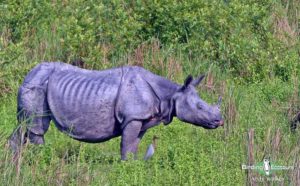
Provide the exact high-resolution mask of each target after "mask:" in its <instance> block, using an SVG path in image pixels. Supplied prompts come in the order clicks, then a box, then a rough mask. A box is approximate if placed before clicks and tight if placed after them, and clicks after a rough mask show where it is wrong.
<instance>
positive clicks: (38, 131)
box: [9, 63, 55, 152]
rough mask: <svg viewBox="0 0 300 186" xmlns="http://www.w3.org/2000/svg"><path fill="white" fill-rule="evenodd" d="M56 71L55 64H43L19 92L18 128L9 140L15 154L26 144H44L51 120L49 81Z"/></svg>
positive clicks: (34, 71)
mask: <svg viewBox="0 0 300 186" xmlns="http://www.w3.org/2000/svg"><path fill="white" fill-rule="evenodd" d="M54 69H55V63H41V64H39V65H37V66H36V67H34V68H33V69H32V70H31V71H30V72H29V73H28V75H27V76H26V77H25V79H24V82H23V84H22V85H21V86H20V88H19V92H18V107H17V108H18V110H17V119H18V126H17V128H16V129H15V130H14V132H13V133H12V134H11V136H10V138H9V146H10V148H11V149H12V150H13V151H14V152H18V151H19V149H20V147H21V146H22V145H23V144H24V143H26V138H27V137H28V138H29V140H30V142H31V143H34V144H42V143H44V134H45V133H46V132H47V130H48V127H49V123H50V120H51V117H50V113H51V112H50V110H49V106H48V102H47V86H48V79H49V77H50V75H51V74H52V73H53V71H54Z"/></svg>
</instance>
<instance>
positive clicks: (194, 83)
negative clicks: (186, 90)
mask: <svg viewBox="0 0 300 186" xmlns="http://www.w3.org/2000/svg"><path fill="white" fill-rule="evenodd" d="M204 77H205V75H201V76H199V77H198V78H196V79H194V80H193V81H192V83H191V85H193V86H194V87H197V86H198V85H199V84H200V83H201V81H202V80H203V78H204Z"/></svg>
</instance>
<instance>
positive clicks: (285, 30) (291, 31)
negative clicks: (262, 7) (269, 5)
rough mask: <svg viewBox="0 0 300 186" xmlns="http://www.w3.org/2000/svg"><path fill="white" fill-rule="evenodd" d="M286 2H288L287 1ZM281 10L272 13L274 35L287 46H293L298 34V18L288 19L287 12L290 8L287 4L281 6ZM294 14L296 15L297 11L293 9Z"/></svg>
mask: <svg viewBox="0 0 300 186" xmlns="http://www.w3.org/2000/svg"><path fill="white" fill-rule="evenodd" d="M286 3H287V4H289V3H288V2H286ZM275 9H278V8H275ZM281 11H282V12H281V13H279V12H274V13H273V15H272V17H273V29H274V35H275V37H277V38H278V39H279V40H280V41H282V42H283V43H285V44H286V45H287V46H294V45H295V44H296V43H297V38H298V36H299V29H298V28H299V25H298V20H297V18H296V19H294V20H293V21H289V16H288V13H289V11H290V10H289V8H288V6H286V8H281ZM294 16H296V17H298V12H297V11H295V15H294Z"/></svg>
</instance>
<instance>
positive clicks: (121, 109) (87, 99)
mask: <svg viewBox="0 0 300 186" xmlns="http://www.w3.org/2000/svg"><path fill="white" fill-rule="evenodd" d="M203 77H204V76H200V77H199V78H196V79H193V78H192V76H188V77H187V79H186V80H185V83H184V85H178V84H176V83H174V82H172V81H169V80H167V79H165V78H163V77H161V76H158V75H155V74H153V73H151V72H149V71H147V70H145V69H143V68H141V67H135V66H126V67H119V68H113V69H109V70H104V71H92V70H85V69H80V68H78V67H74V66H72V65H68V64H64V63H60V62H49V63H46V62H44V63H41V64H39V65H37V66H36V67H35V68H33V69H32V70H31V71H30V72H29V74H28V75H27V76H26V78H25V80H24V82H23V84H22V85H21V87H20V89H19V92H18V115H17V118H18V121H19V122H20V123H21V122H23V123H24V122H26V132H25V135H22V132H20V130H21V127H18V128H17V130H15V132H14V133H13V134H12V135H11V137H10V139H9V144H10V146H11V148H12V149H13V150H14V151H15V152H16V151H18V149H19V148H20V144H22V143H24V142H25V141H26V139H27V138H28V139H29V141H30V142H31V143H34V144H43V143H44V135H45V133H46V132H47V130H48V127H49V123H50V121H51V120H52V121H54V123H55V125H56V127H57V128H58V129H59V130H60V131H62V132H64V133H66V134H67V135H69V136H70V137H72V138H74V139H77V140H79V141H84V142H90V143H98V142H103V141H106V140H109V139H111V138H114V137H117V136H122V140H121V158H122V159H126V155H127V153H129V152H132V153H134V154H136V152H137V148H138V144H139V142H140V140H141V138H142V137H143V135H144V134H145V132H146V131H147V130H148V129H149V128H151V127H153V126H155V125H158V124H159V123H161V122H163V123H164V124H165V125H167V124H169V123H171V121H172V119H173V117H177V118H179V119H180V120H181V121H184V122H187V123H191V124H194V125H197V126H202V127H204V128H206V129H215V128H217V127H218V126H220V125H223V120H222V116H221V113H220V109H219V104H216V105H208V104H207V103H206V102H204V101H203V100H201V99H200V97H199V96H198V94H197V92H196V89H195V86H197V85H198V84H199V83H200V82H201V80H202V79H203ZM219 101H220V100H219Z"/></svg>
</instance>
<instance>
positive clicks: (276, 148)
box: [272, 128, 281, 154]
mask: <svg viewBox="0 0 300 186" xmlns="http://www.w3.org/2000/svg"><path fill="white" fill-rule="evenodd" d="M280 142H281V132H280V129H279V128H278V129H277V130H276V133H275V136H274V138H273V140H272V151H273V154H278V153H279V152H278V151H279V145H280Z"/></svg>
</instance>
